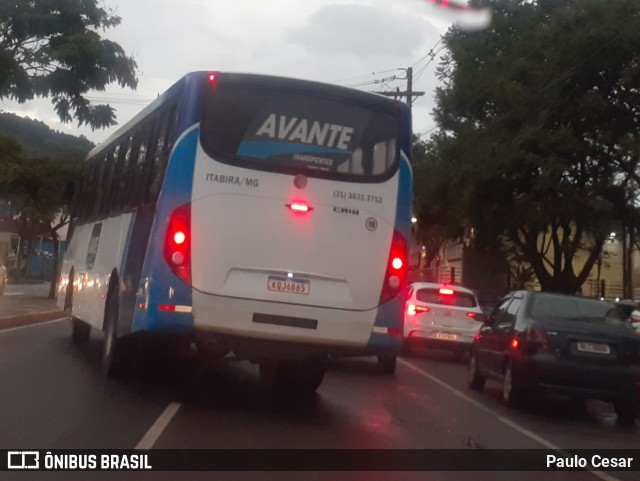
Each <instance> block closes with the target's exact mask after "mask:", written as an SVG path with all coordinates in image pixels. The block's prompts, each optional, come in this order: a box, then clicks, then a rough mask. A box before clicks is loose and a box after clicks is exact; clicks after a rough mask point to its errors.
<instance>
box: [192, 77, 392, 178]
mask: <svg viewBox="0 0 640 481" xmlns="http://www.w3.org/2000/svg"><path fill="white" fill-rule="evenodd" d="M399 131H400V124H399V121H398V119H397V118H396V117H394V116H393V115H391V114H390V113H387V112H384V111H381V110H378V109H371V108H367V107H366V106H364V105H361V104H352V103H347V102H345V101H341V100H340V101H339V100H335V99H331V98H327V97H323V96H317V95H311V94H306V95H305V94H302V93H297V92H290V91H287V92H285V91H280V90H273V89H257V88H249V87H245V86H238V85H227V86H220V87H219V88H217V89H215V90H213V91H211V92H210V93H209V94H208V97H207V103H206V109H205V112H204V118H203V121H202V126H201V142H202V145H203V147H204V149H205V151H206V152H207V153H208V154H209V155H210V156H211V157H213V158H215V159H216V160H219V161H222V162H232V163H237V164H239V165H242V164H244V166H246V167H249V168H257V169H261V170H275V171H291V172H300V171H306V172H307V173H309V174H311V175H313V172H316V173H325V174H326V175H337V176H341V174H345V175H348V176H359V177H361V178H363V180H364V179H366V178H375V177H387V176H388V175H389V174H390V173H391V172H392V171H393V170H394V169H395V167H396V165H397V159H398V135H399Z"/></svg>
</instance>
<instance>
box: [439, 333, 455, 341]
mask: <svg viewBox="0 0 640 481" xmlns="http://www.w3.org/2000/svg"><path fill="white" fill-rule="evenodd" d="M436 339H444V340H445V341H456V340H457V339H458V336H456V335H455V334H449V333H448V332H437V333H436Z"/></svg>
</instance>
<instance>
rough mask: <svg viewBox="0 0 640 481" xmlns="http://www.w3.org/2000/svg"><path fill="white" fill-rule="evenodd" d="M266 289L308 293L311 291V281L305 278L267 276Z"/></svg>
mask: <svg viewBox="0 0 640 481" xmlns="http://www.w3.org/2000/svg"><path fill="white" fill-rule="evenodd" d="M267 289H269V290H270V291H276V292H288V293H290V294H309V292H310V291H311V282H309V281H308V280H307V279H295V278H293V277H277V276H269V279H268V281H267Z"/></svg>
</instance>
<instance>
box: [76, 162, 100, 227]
mask: <svg viewBox="0 0 640 481" xmlns="http://www.w3.org/2000/svg"><path fill="white" fill-rule="evenodd" d="M96 165H97V161H96V159H91V160H90V161H89V162H88V163H87V164H86V169H87V170H86V177H85V181H86V182H85V185H84V188H83V191H82V204H81V206H80V209H81V211H82V218H84V219H89V218H91V216H92V214H93V204H94V202H95V197H96Z"/></svg>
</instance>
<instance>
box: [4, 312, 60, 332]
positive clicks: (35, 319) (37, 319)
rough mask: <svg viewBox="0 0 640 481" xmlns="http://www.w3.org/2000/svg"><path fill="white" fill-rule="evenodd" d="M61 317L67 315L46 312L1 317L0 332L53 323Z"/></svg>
mask: <svg viewBox="0 0 640 481" xmlns="http://www.w3.org/2000/svg"><path fill="white" fill-rule="evenodd" d="M62 317H69V313H67V312H65V311H47V312H37V313H34V314H22V315H20V316H11V317H3V318H0V331H2V330H5V329H12V328H14V327H22V326H29V325H31V324H40V323H41V322H47V321H53V320H54V319H60V318H62Z"/></svg>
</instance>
